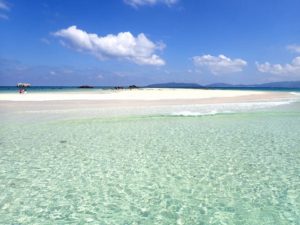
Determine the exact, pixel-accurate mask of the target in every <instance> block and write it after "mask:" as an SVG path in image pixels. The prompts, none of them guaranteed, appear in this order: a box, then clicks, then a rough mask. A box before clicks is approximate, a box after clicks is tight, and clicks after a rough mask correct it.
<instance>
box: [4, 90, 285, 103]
mask: <svg viewBox="0 0 300 225" xmlns="http://www.w3.org/2000/svg"><path fill="white" fill-rule="evenodd" d="M287 95H288V93H278V92H263V91H241V90H203V89H136V90H119V91H112V90H107V91H103V90H101V91H99V92H96V91H91V92H80V91H79V92H49V93H46V92H40V93H35V92H29V93H27V94H19V93H2V94H0V101H17V102H28V101H29V102H34V101H37V102H41V101H82V100H89V101H174V100H180V101H182V100H184V101H191V100H193V101H194V100H201V99H219V98H223V99H224V98H240V97H244V98H245V99H248V98H249V97H250V96H252V97H256V98H258V99H261V98H265V97H267V98H273V97H280V96H282V97H286V96H287ZM252 97H250V98H252Z"/></svg>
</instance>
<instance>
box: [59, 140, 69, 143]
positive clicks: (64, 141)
mask: <svg viewBox="0 0 300 225" xmlns="http://www.w3.org/2000/svg"><path fill="white" fill-rule="evenodd" d="M59 143H61V144H65V143H67V141H66V140H61V141H59Z"/></svg>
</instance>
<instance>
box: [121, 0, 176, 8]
mask: <svg viewBox="0 0 300 225" xmlns="http://www.w3.org/2000/svg"><path fill="white" fill-rule="evenodd" d="M178 1H179V0H124V2H125V3H126V4H128V5H131V6H133V7H138V6H143V5H156V4H165V5H168V6H171V5H174V4H176V3H177V2H178Z"/></svg>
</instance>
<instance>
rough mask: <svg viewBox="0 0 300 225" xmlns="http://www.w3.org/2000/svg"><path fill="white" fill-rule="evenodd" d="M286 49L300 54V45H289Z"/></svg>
mask: <svg viewBox="0 0 300 225" xmlns="http://www.w3.org/2000/svg"><path fill="white" fill-rule="evenodd" d="M286 48H287V49H288V50H289V51H291V52H295V53H300V45H288V46H287V47H286Z"/></svg>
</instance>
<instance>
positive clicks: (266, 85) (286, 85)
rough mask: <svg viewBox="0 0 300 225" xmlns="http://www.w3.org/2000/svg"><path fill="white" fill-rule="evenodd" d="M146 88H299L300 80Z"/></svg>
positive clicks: (171, 83)
mask: <svg viewBox="0 0 300 225" xmlns="http://www.w3.org/2000/svg"><path fill="white" fill-rule="evenodd" d="M146 87H147V88H300V81H284V82H271V83H263V84H226V83H214V84H209V85H200V84H197V83H176V82H170V83H160V84H150V85H147V86H146Z"/></svg>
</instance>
